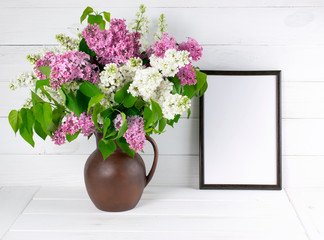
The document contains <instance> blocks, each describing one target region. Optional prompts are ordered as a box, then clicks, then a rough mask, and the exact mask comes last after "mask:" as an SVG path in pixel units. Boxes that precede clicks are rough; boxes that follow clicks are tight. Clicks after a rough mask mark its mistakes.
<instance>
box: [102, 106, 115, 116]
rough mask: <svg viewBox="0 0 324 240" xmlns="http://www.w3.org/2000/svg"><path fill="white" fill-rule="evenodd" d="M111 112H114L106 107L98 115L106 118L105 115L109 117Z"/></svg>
mask: <svg viewBox="0 0 324 240" xmlns="http://www.w3.org/2000/svg"><path fill="white" fill-rule="evenodd" d="M113 113H114V110H113V109H111V108H107V109H106V110H104V111H102V112H101V113H100V115H101V117H103V118H106V117H110V116H111V115H112V114H113Z"/></svg>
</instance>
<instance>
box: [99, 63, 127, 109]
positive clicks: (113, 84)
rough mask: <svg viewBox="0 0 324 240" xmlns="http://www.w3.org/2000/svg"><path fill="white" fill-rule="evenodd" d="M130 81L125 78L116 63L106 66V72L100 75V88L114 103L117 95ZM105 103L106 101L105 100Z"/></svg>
mask: <svg viewBox="0 0 324 240" xmlns="http://www.w3.org/2000/svg"><path fill="white" fill-rule="evenodd" d="M126 83H128V81H127V80H126V79H125V78H124V77H123V75H122V74H121V72H120V71H119V69H118V67H117V65H116V64H115V63H109V64H106V65H105V67H104V70H103V71H102V72H101V73H100V77H99V82H98V87H99V88H100V90H101V91H102V93H104V94H105V95H106V97H107V99H109V100H110V101H111V103H112V104H115V102H114V95H115V93H116V92H117V91H118V90H119V89H121V88H122V87H123V86H124V85H125V84H126ZM103 101H105V100H103Z"/></svg>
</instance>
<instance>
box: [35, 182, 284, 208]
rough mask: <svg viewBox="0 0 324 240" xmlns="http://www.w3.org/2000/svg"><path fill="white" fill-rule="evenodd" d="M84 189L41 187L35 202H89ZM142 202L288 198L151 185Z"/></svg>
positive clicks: (279, 193) (278, 194)
mask: <svg viewBox="0 0 324 240" xmlns="http://www.w3.org/2000/svg"><path fill="white" fill-rule="evenodd" d="M88 199H89V197H88V195H87V192H86V189H85V188H84V187H64V186H63V187H58V186H55V187H49V186H46V187H41V188H40V190H39V191H38V192H37V194H36V195H35V197H34V200H44V201H45V200H88ZM141 199H142V200H164V201H200V202H204V201H219V202H235V201H238V202H263V203H267V202H272V203H274V204H275V203H277V202H279V203H280V202H285V201H286V200H287V197H286V195H285V194H283V192H282V191H254V190H246V191H244V190H217V191H215V190H199V189H198V185H197V186H195V187H192V186H183V187H179V186H176V185H173V186H172V185H167V186H157V185H153V184H149V185H148V186H147V187H146V188H145V189H144V193H143V196H142V198H141Z"/></svg>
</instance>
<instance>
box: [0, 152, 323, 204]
mask: <svg viewBox="0 0 324 240" xmlns="http://www.w3.org/2000/svg"><path fill="white" fill-rule="evenodd" d="M142 156H143V159H144V162H145V164H146V168H147V170H149V168H150V166H151V162H152V155H142ZM87 157H88V155H3V156H2V157H1V160H0V164H1V168H0V183H1V184H2V185H4V186H11V185H15V186H16V185H23V186H28V185H43V186H82V188H81V190H82V191H83V190H84V180H83V167H84V164H85V161H86V159H87ZM282 163H283V186H284V187H297V186H323V185H324V178H323V169H324V157H323V156H284V157H283V159H282ZM39 169H42V171H39ZM198 169H199V157H198V156H195V155H194V156H186V155H183V156H182V155H178V156H172V155H162V156H160V157H159V162H158V166H157V169H156V171H155V175H154V177H153V179H152V181H151V183H150V185H154V186H157V185H169V186H179V185H182V186H193V187H197V186H198V182H199V172H198ZM198 193H199V194H201V196H202V198H203V197H204V196H205V195H204V193H203V191H202V192H201V191H200V192H197V194H198ZM55 194H57V193H55ZM249 194H251V193H249ZM59 196H61V195H60V194H58V198H59ZM52 197H54V198H55V195H53V196H52ZM218 197H219V196H218Z"/></svg>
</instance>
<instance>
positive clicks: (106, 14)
mask: <svg viewBox="0 0 324 240" xmlns="http://www.w3.org/2000/svg"><path fill="white" fill-rule="evenodd" d="M103 15H104V18H105V19H106V21H107V22H110V13H109V12H103Z"/></svg>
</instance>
